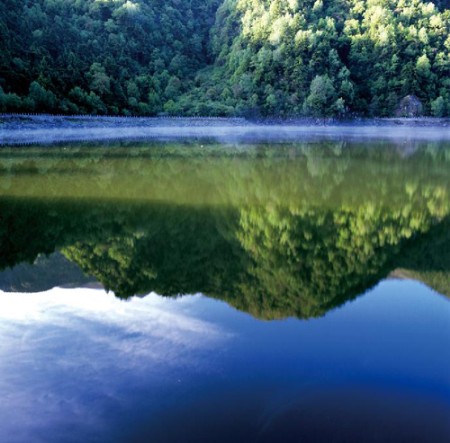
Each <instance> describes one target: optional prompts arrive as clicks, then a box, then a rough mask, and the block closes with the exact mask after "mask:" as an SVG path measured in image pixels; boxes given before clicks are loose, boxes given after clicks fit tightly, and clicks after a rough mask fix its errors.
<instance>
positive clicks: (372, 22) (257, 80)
mask: <svg viewBox="0 0 450 443" xmlns="http://www.w3.org/2000/svg"><path fill="white" fill-rule="evenodd" d="M0 42H1V51H0V112H2V111H14V112H17V111H31V112H52V113H60V112H61V113H68V114H74V113H91V114H107V113H108V114H125V115H129V114H140V115H155V114H159V113H162V112H163V113H168V114H172V115H180V114H184V115H247V116H259V115H266V116H274V115H275V116H288V115H296V116H298V115H313V116H339V115H355V114H362V115H369V116H388V115H393V114H395V113H400V114H401V113H402V112H405V106H406V108H408V103H410V104H412V107H413V109H412V111H411V110H410V109H407V110H406V112H413V113H418V114H420V113H423V114H425V115H435V116H440V117H441V116H446V115H449V113H450V59H449V52H450V10H449V5H448V2H447V1H442V0H441V1H436V2H434V3H430V2H426V1H424V0H336V1H331V0H273V1H270V0H207V1H201V0H190V1H185V2H182V1H180V0H168V1H163V0H85V1H79V0H24V1H18V0H4V1H2V2H1V4H0ZM404 97H411V99H410V100H409V102H406V103H407V104H406V105H405V106H400V105H399V104H400V101H401V99H403V98H404Z"/></svg>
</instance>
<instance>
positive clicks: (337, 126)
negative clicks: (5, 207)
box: [0, 114, 450, 145]
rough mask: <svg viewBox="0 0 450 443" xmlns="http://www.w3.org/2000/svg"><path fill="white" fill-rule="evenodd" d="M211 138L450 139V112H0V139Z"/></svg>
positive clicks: (6, 141) (10, 141)
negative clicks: (347, 116) (345, 115)
mask: <svg viewBox="0 0 450 443" xmlns="http://www.w3.org/2000/svg"><path fill="white" fill-rule="evenodd" d="M186 137H198V138H202V137H203V138H204V137H206V138H212V139H218V140H220V141H239V142H242V141H247V140H258V141H275V140H278V141H279V140H280V139H281V140H283V141H284V140H289V141H293V140H298V139H301V140H308V141H314V140H315V139H336V138H342V137H346V138H348V137H352V138H362V139H374V138H382V139H401V140H450V119H449V118H428V117H424V118H378V119H352V120H339V119H311V118H299V119H283V120H282V119H276V118H273V119H262V120H248V119H244V118H221V117H191V118H186V117H112V116H108V117H104V116H82V115H80V116H55V115H44V114H35V115H32V114H4V115H0V145H8V144H29V143H52V142H60V141H88V140H127V139H146V138H149V139H152V138H153V139H155V138H156V139H178V138H186Z"/></svg>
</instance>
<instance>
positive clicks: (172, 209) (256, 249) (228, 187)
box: [0, 144, 450, 318]
mask: <svg viewBox="0 0 450 443" xmlns="http://www.w3.org/2000/svg"><path fill="white" fill-rule="evenodd" d="M198 149H199V148H198V147H197V148H195V149H193V150H192V151H189V153H188V154H183V155H182V154H181V153H182V152H185V151H183V150H182V149H181V148H180V147H177V148H176V149H175V148H174V151H173V152H172V155H169V154H170V152H171V151H170V149H169V150H167V151H158V149H154V150H153V151H151V150H148V151H145V150H144V151H143V152H142V151H139V150H136V151H135V150H133V149H131V150H130V151H129V152H128V154H127V155H128V156H127V155H125V151H121V152H122V154H120V152H116V151H112V152H111V153H107V152H106V151H105V152H104V151H102V154H101V155H96V154H95V151H94V154H93V155H90V154H83V152H80V151H74V152H71V153H70V155H69V157H70V158H68V157H67V155H66V154H64V153H59V154H58V153H57V154H55V153H54V152H53V151H52V152H50V151H46V150H42V151H39V152H37V153H36V158H34V159H33V156H31V157H30V158H28V159H27V160H23V159H22V158H21V157H20V151H19V152H18V153H16V155H15V156H14V155H12V156H11V157H8V159H7V160H0V164H1V165H2V171H3V172H2V173H1V174H0V185H1V190H0V195H3V196H2V197H1V198H0V247H1V251H2V254H1V255H0V268H5V267H8V266H14V265H16V264H18V263H21V262H23V261H28V262H33V261H34V260H35V259H36V257H38V256H39V254H49V253H51V252H53V251H55V250H61V251H62V252H63V254H64V255H65V256H66V257H67V258H69V260H70V261H72V262H73V263H76V264H77V265H79V266H80V268H81V269H82V270H83V271H84V272H85V273H86V274H89V275H92V276H93V277H95V278H96V279H97V280H98V281H99V282H101V283H102V285H104V286H105V288H107V289H110V290H112V291H113V292H114V293H115V294H116V295H117V296H119V297H125V298H126V297H129V296H132V295H135V294H146V293H149V292H151V291H155V292H157V293H160V294H162V295H170V296H173V295H179V294H186V293H196V292H202V293H204V294H206V295H208V296H211V297H215V298H220V299H223V300H226V301H227V302H228V303H230V304H232V305H233V306H235V307H237V308H238V309H242V310H244V311H247V312H250V313H252V314H253V315H255V316H258V317H262V318H278V317H285V316H297V317H300V318H307V317H311V316H318V315H323V314H324V313H325V312H327V310H329V309H331V308H333V307H335V306H338V305H340V304H342V303H344V302H345V301H346V300H349V299H352V298H354V297H356V296H357V295H358V294H361V293H362V292H364V291H365V290H367V289H368V288H370V287H371V286H373V285H374V284H376V283H377V282H378V281H379V280H380V279H382V278H384V277H386V276H387V275H388V274H389V273H390V272H392V271H393V270H394V269H397V268H403V269H407V270H408V271H407V272H409V273H410V275H411V276H415V277H419V278H421V279H422V280H424V281H425V282H427V283H428V284H430V285H432V286H433V287H435V288H436V289H437V290H439V291H440V292H442V293H446V291H447V292H448V281H449V278H448V276H449V275H450V257H449V255H448V252H447V251H449V250H450V248H449V237H448V235H449V234H448V233H449V232H450V231H449V229H448V228H449V214H450V203H449V195H448V190H449V189H450V183H449V182H450V174H449V166H448V165H449V162H448V159H447V153H446V151H444V150H435V149H432V148H430V149H423V150H418V151H416V152H415V153H414V154H413V155H410V156H409V157H407V158H402V157H401V155H399V154H398V153H397V152H395V151H394V152H392V151H389V150H387V149H386V150H383V149H375V148H374V149H373V150H367V149H365V150H362V149H359V148H358V147H353V148H352V149H349V150H345V149H343V147H342V145H341V144H339V145H326V146H322V147H317V146H316V150H314V151H311V150H309V148H308V147H307V146H300V147H299V146H281V147H280V149H279V150H272V149H271V148H269V147H263V148H261V149H260V150H258V149H256V148H255V149H254V150H252V149H250V150H249V151H248V152H246V153H245V154H240V153H239V152H237V151H233V150H231V151H230V152H228V153H227V154H226V155H225V154H223V153H222V154H223V155H222V154H221V155H217V156H215V155H213V154H212V153H211V152H207V154H204V153H202V152H198ZM196 150H197V151H196ZM77 152H78V154H77V155H75V154H76V153H77ZM139 153H140V154H141V155H139ZM81 154H83V155H81ZM119 154H120V155H119ZM25 166H26V167H25ZM20 171H22V173H19V172H20ZM64 171H66V172H64ZM67 171H72V172H70V173H68V172H67ZM80 171H81V172H82V173H83V174H84V175H82V174H81V172H80ZM84 176H85V177H86V179H84V178H83V177H84ZM31 183H34V184H35V185H31ZM42 186H44V188H42ZM42 189H45V190H46V194H42V195H41V194H40V193H42ZM47 190H48V192H47ZM47 194H49V195H47ZM0 281H1V277H0ZM65 283H68V282H65Z"/></svg>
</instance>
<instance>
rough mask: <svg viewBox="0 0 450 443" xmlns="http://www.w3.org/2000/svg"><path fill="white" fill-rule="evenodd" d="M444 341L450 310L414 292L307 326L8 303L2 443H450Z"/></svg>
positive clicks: (69, 294)
mask: <svg viewBox="0 0 450 443" xmlns="http://www.w3.org/2000/svg"><path fill="white" fill-rule="evenodd" d="M449 344H450V303H449V302H448V300H447V299H445V298H444V297H442V296H440V295H438V294H436V293H434V292H433V291H432V290H430V289H429V288H427V287H426V286H424V285H422V284H420V283H417V282H414V281H408V280H406V281H399V280H385V281H383V282H381V283H380V284H379V285H377V286H376V287H375V288H374V289H373V290H371V291H370V292H368V293H367V294H365V295H364V296H362V297H360V298H358V299H357V300H355V301H353V302H350V303H347V304H346V305H345V306H343V307H342V308H340V309H337V310H335V311H332V312H330V313H328V314H327V315H326V316H325V317H323V318H320V319H313V320H308V321H299V320H296V319H287V320H281V321H272V322H267V321H259V320H255V319H253V318H252V317H251V316H249V315H248V314H245V313H241V312H238V311H236V310H234V309H232V308H230V307H229V306H227V305H226V304H225V303H223V302H217V301H215V300H211V299H207V298H205V297H202V296H199V295H197V296H189V297H182V298H178V299H165V298H161V297H159V296H157V295H155V294H151V295H149V296H148V297H145V298H134V299H132V300H131V301H129V302H123V301H121V300H118V299H116V298H114V296H113V295H112V294H106V293H104V292H103V291H99V290H94V289H60V288H55V289H53V290H51V291H48V292H46V293H39V294H8V293H1V292H0V396H1V398H2V401H1V403H0V441H7V442H13V443H15V442H18V443H22V442H27V443H34V442H50V443H51V442H63V441H64V442H71V441H73V442H96V441H102V442H103V441H108V442H127V443H128V442H140V441H142V442H143V441H152V442H163V441H164V442H172V441H212V439H214V440H215V441H220V442H221V441H224V442H225V441H231V440H233V441H275V440H276V439H278V438H281V436H282V438H283V441H299V439H302V441H319V442H320V441H330V438H331V437H333V438H335V440H336V441H363V440H364V438H363V437H364V436H367V435H368V434H370V435H371V438H372V439H371V440H370V441H383V442H384V441H407V439H409V438H410V437H411V436H414V437H415V438H416V441H424V442H425V441H433V442H437V443H439V442H441V441H442V442H444V441H447V439H448V437H449V436H450V420H449V418H450V346H449ZM402 439H403V440H402ZM405 439H406V440H405Z"/></svg>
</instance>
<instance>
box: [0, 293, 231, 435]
mask: <svg viewBox="0 0 450 443" xmlns="http://www.w3.org/2000/svg"><path fill="white" fill-rule="evenodd" d="M200 298H201V297H200V296H192V297H185V298H181V299H177V300H174V299H165V298H162V297H159V296H157V295H155V294H151V295H149V296H147V297H145V298H134V299H133V300H131V301H128V302H124V301H121V300H119V299H117V298H115V297H114V296H113V295H112V294H106V293H105V292H103V291H99V290H96V289H61V288H54V289H52V290H50V291H48V292H44V293H38V294H18V293H15V294H10V293H4V292H1V291H0V398H1V402H0V441H8V442H11V443H13V442H30V443H33V442H41V441H42V442H44V441H45V442H49V441H96V439H94V438H92V437H93V435H100V434H101V433H102V429H103V431H105V432H111V429H108V426H110V424H111V417H109V416H107V415H106V411H107V410H108V408H113V409H114V410H115V411H117V410H118V409H125V410H126V409H130V408H129V406H130V405H129V404H128V405H127V403H130V402H132V401H133V396H132V395H131V396H130V394H129V393H130V390H131V391H133V389H135V390H137V391H139V390H140V389H142V388H143V387H145V389H160V388H161V386H163V385H164V384H167V385H169V384H173V383H174V382H179V381H181V379H182V378H183V376H184V375H186V374H193V373H194V374H195V373H208V372H210V371H214V368H213V367H212V366H211V364H210V363H208V362H207V361H206V358H205V357H204V355H205V354H203V356H202V352H203V351H207V350H211V349H212V348H215V347H219V345H220V347H221V346H223V344H224V343H225V342H226V341H227V340H228V339H229V338H230V334H229V333H227V332H225V331H223V330H221V329H219V327H218V326H216V325H214V324H213V323H210V322H208V321H204V320H201V319H199V318H197V316H196V307H197V305H198V301H199V299H200ZM155 386H157V388H155ZM81 423H82V429H83V432H87V434H86V436H84V437H83V436H82V435H80V434H77V436H76V437H74V436H73V437H72V439H71V438H69V437H70V435H69V434H66V431H67V430H68V429H70V428H73V427H74V426H75V427H78V425H79V424H81ZM49 429H51V430H52V432H53V434H52V436H51V437H49V434H48V430H49ZM57 430H59V432H62V433H63V434H61V435H59V437H58V434H57ZM64 430H65V431H64ZM89 436H90V437H89ZM99 441H102V440H101V439H100V440H99Z"/></svg>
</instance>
